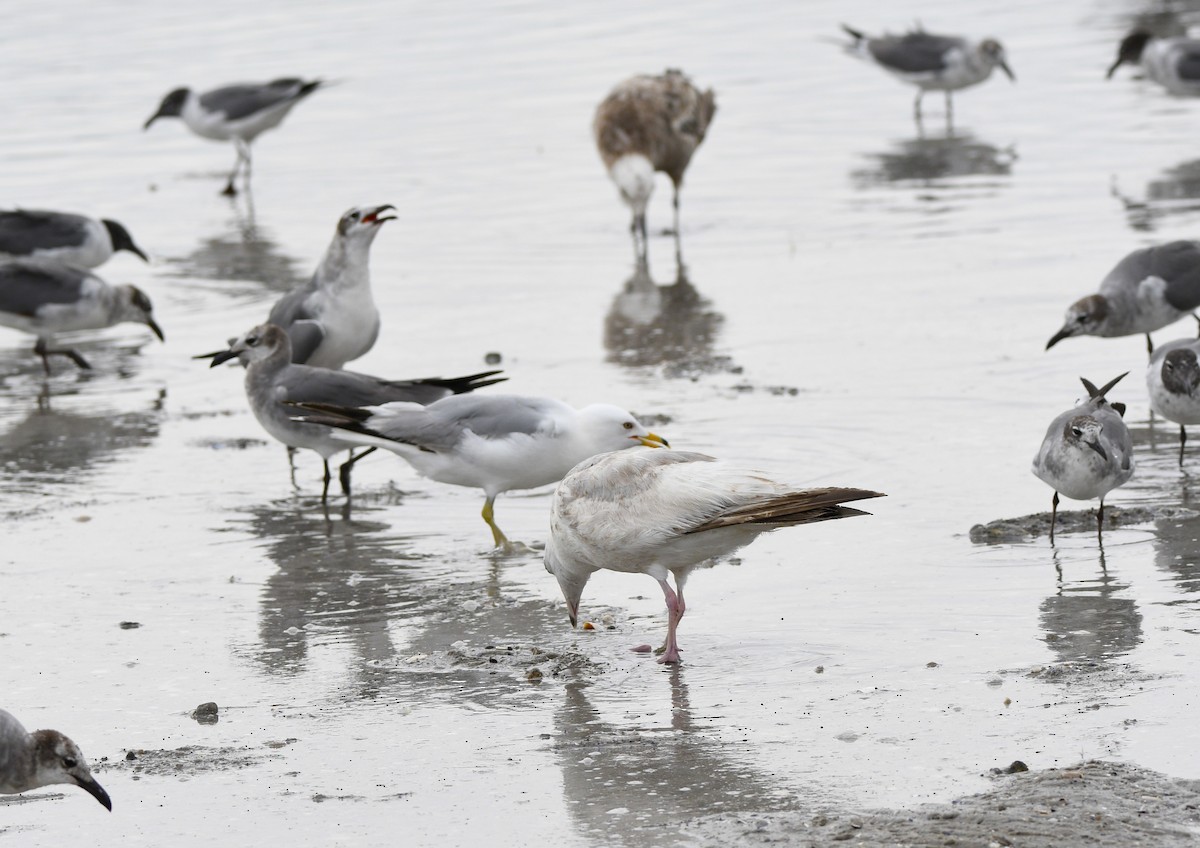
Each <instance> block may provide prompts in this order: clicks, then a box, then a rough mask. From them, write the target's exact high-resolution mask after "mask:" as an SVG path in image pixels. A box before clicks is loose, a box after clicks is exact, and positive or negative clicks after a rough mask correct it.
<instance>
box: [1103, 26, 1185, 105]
mask: <svg viewBox="0 0 1200 848" xmlns="http://www.w3.org/2000/svg"><path fill="white" fill-rule="evenodd" d="M1126 63H1128V64H1131V65H1133V64H1140V65H1141V66H1142V70H1144V71H1145V72H1146V76H1148V77H1150V79H1152V80H1154V81H1155V82H1156V83H1158V84H1159V85H1161V86H1162V87H1163V88H1165V89H1166V90H1167V91H1168V92H1170V93H1171V94H1176V95H1180V96H1183V97H1195V96H1197V95H1200V40H1198V39H1195V38H1156V37H1154V36H1153V35H1152V34H1150V33H1149V32H1147V31H1146V30H1141V29H1139V30H1134V31H1133V32H1131V33H1129V35H1127V36H1125V38H1123V39H1121V45H1120V47H1119V48H1118V49H1117V60H1116V61H1115V62H1113V63H1112V65H1111V66H1110V67H1109V69H1108V73H1107V74H1106V75H1105V77H1106V79H1112V76H1113V74H1115V73H1116V72H1117V68H1119V67H1121V65H1124V64H1126Z"/></svg>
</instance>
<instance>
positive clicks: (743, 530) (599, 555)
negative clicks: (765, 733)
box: [545, 450, 883, 663]
mask: <svg viewBox="0 0 1200 848" xmlns="http://www.w3.org/2000/svg"><path fill="white" fill-rule="evenodd" d="M879 497H883V495H882V494H881V493H880V492H872V491H868V490H866V489H844V488H821V489H795V488H793V487H791V486H787V485H785V484H783V483H777V482H776V481H774V480H772V479H771V478H769V477H767V476H766V475H764V474H763V473H761V472H758V471H751V470H748V469H744V468H739V467H737V466H733V465H729V464H728V463H724V462H720V461H718V460H716V459H713V458H712V457H711V456H706V455H704V454H701V453H689V452H685V451H675V450H657V451H620V452H617V453H607V454H604V455H602V456H594V457H592V458H591V459H588V460H585V461H584V462H582V463H580V464H579V465H577V466H576V467H575V468H573V469H571V472H570V473H569V474H567V476H566V477H565V478H563V481H562V482H561V483H559V484H558V488H557V489H555V491H554V499H553V501H552V503H551V507H550V511H551V516H550V541H549V542H548V543H547V545H546V554H545V563H546V570H547V571H549V572H550V573H551V574H553V575H554V576H555V577H556V578H558V585H559V588H561V589H562V593H563V597H564V598H565V599H566V602H567V613H568V615H569V616H570V618H571V626H572V627H574V626H575V623H576V621H577V620H578V617H579V599H580V597H581V596H582V594H583V588H584V586H586V585H587V582H588V579H589V578H590V577H591V576H592V573H593V572H596V571H599V570H600V569H602V568H604V569H609V570H611V571H620V572H626V573H631V574H648V575H650V576H651V577H653V578H654V579H655V580H656V581H658V585H659V586H660V587H662V590H663V596H664V597H665V599H666V604H667V640H666V643H665V644H664V645H663V650H662V655H661V656H660V657H659V660H658V661H659V662H661V663H677V662H679V643H678V641H677V639H676V629H677V628H678V627H679V622H680V620H681V619H682V618H683V614H684V612H685V610H686V606H685V604H684V601H683V586H684V583H685V582H686V581H687V578H688V575H689V574H690V573H691V571H692V569H693V568H695V567H696V566H698V565H700V564H702V563H705V562H715V561H717V560H719V559H721V558H723V557H726V556H729V555H730V554H732V553H733V552H734V551H737V550H738V549H739V548H742V547H745V546H746V545H748V544H750V543H751V542H753V541H754V540H755V539H756V538H758V536H759V535H760V534H762V533H765V532H767V531H769V530H778V529H779V528H781V527H791V526H793V525H796V524H811V523H813V522H816V521H828V520H830V519H834V518H848V517H850V516H852V515H867V514H868V513H865V512H862V511H861V510H857V509H853V508H851V507H847V506H842V505H841V504H843V503H844V502H846V501H857V500H863V499H865V498H879ZM668 574H673V575H674V576H675V588H674V589H672V588H671V586H670V584H669V583H668V582H667V575H668Z"/></svg>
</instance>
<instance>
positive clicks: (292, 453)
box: [287, 445, 300, 489]
mask: <svg viewBox="0 0 1200 848" xmlns="http://www.w3.org/2000/svg"><path fill="white" fill-rule="evenodd" d="M287 455H288V469H289V470H290V471H291V475H292V488H293V489H299V488H300V484H299V483H297V482H296V449H295V448H294V447H292V446H291V445H288V449H287Z"/></svg>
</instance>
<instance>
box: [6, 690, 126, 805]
mask: <svg viewBox="0 0 1200 848" xmlns="http://www.w3.org/2000/svg"><path fill="white" fill-rule="evenodd" d="M55 783H67V784H70V785H71V786H78V787H79V788H80V789H82V790H83V791H84V792H86V793H88V794H89V795H91V796H92V797H93V798H95V799H96V800H97V801H99V802H100V803H101V804H103V805H104V807H105V809H107V810H108V811H109V812H112V799H111V798H109V797H108V793H107V792H105V791H104V787H102V786H101V785H100V784H99V783H97V782H96V779H95V778H94V777H92V772H91V769H89V768H88V764H87V760H85V759H84V758H83V753H82V752H81V751H80V750H79V746H78V745H76V744H75V743H74V742H72V741H71V740H70V739H68V738H67V737H65V736H63V735H62V734H61V733H59V732H58V731H57V730H35V731H34V732H33V733H30V732H29V731H27V730H26V729H25V728H24V727H23V726H22V725H21V722H19V721H17V719H16V718H15V717H14V716H13V715H12V713H9V712H7V711H5V710H0V795H15V794H17V793H18V792H27V791H28V790H30V789H38V788H40V787H42V786H50V785H52V784H55Z"/></svg>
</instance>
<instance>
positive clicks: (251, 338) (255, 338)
mask: <svg viewBox="0 0 1200 848" xmlns="http://www.w3.org/2000/svg"><path fill="white" fill-rule="evenodd" d="M246 344H248V345H250V347H254V346H255V345H257V344H258V336H249V337H247V338H246Z"/></svg>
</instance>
